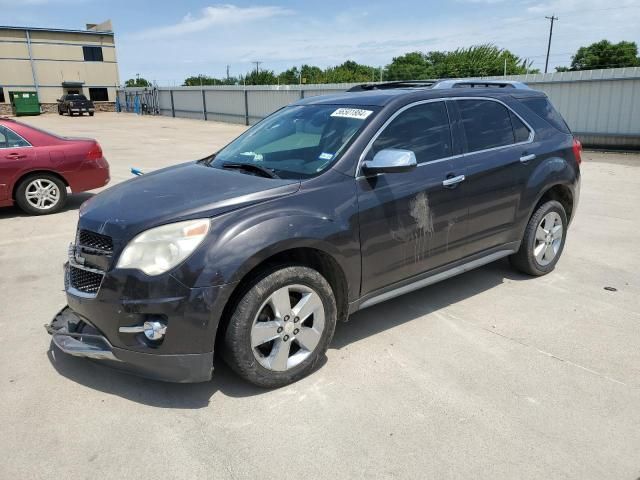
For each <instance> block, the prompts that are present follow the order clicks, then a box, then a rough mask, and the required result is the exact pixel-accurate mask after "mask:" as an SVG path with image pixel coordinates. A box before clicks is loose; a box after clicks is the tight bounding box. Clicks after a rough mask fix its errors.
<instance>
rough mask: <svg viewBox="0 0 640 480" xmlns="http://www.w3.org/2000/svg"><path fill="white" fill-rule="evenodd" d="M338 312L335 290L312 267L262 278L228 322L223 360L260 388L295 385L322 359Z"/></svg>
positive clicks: (286, 268) (245, 295)
mask: <svg viewBox="0 0 640 480" xmlns="http://www.w3.org/2000/svg"><path fill="white" fill-rule="evenodd" d="M336 312H337V310H336V302H335V298H334V295H333V291H332V289H331V286H330V285H329V283H328V282H327V280H326V279H325V278H324V277H323V276H322V275H320V274H319V273H318V272H317V271H315V270H313V269H310V268H307V267H298V266H292V267H284V268H281V269H278V270H276V271H273V272H272V273H270V274H268V275H266V276H262V277H259V278H258V279H257V281H256V282H255V283H254V284H253V286H252V287H251V288H249V289H248V290H247V292H246V293H245V294H244V295H243V296H242V298H241V299H240V300H239V302H238V304H237V305H236V309H235V311H234V312H233V314H232V317H231V319H230V321H229V325H228V326H227V330H226V332H225V338H224V352H223V355H224V358H225V361H226V362H227V363H228V364H229V366H231V368H233V370H235V371H236V372H237V373H238V374H240V375H241V376H242V377H244V378H245V379H247V380H248V381H249V382H251V383H253V384H255V385H258V386H261V387H269V388H272V387H281V386H284V385H288V384H290V383H293V382H295V381H297V380H299V379H301V378H302V377H304V376H306V375H308V374H309V373H310V372H311V371H312V370H313V368H314V367H315V366H316V364H317V363H318V361H319V360H320V359H321V358H322V357H323V356H324V354H325V352H326V351H327V348H328V347H329V342H331V338H332V337H333V332H334V329H335V325H336V318H337V314H336Z"/></svg>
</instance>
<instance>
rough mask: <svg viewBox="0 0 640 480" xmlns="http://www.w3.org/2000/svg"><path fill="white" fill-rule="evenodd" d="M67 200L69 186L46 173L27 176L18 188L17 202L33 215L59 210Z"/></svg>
mask: <svg viewBox="0 0 640 480" xmlns="http://www.w3.org/2000/svg"><path fill="white" fill-rule="evenodd" d="M66 201H67V187H66V185H65V184H64V182H63V181H62V180H60V179H59V178H58V177H56V176H54V175H50V174H46V173H43V174H38V175H32V176H29V177H27V178H25V179H24V180H22V182H20V185H18V188H17V190H16V203H17V204H18V206H19V207H20V208H21V209H22V210H24V211H25V212H26V213H30V214H32V215H46V214H49V213H55V212H58V211H60V209H61V208H62V207H64V204H65V203H66Z"/></svg>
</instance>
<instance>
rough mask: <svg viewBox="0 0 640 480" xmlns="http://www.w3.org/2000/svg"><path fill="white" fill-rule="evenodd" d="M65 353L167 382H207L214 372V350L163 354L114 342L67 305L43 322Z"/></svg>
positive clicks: (55, 343)
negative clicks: (120, 345)
mask: <svg viewBox="0 0 640 480" xmlns="http://www.w3.org/2000/svg"><path fill="white" fill-rule="evenodd" d="M45 328H46V330H47V332H48V333H49V334H50V335H51V336H52V342H53V344H54V345H56V347H58V348H59V349H60V350H62V351H63V352H64V353H67V354H69V355H73V356H76V357H85V358H90V359H94V360H99V361H100V362H103V363H105V364H106V365H109V366H111V367H114V368H117V369H119V370H123V371H126V372H129V373H133V374H136V375H140V376H143V377H147V378H153V379H156V380H162V381H167V382H180V383H192V382H206V381H208V380H210V379H211V375H212V373H213V352H206V353H196V354H173V355H162V354H155V353H153V354H152V353H142V352H135V351H132V350H126V349H122V348H118V347H115V346H113V345H112V344H111V343H110V342H109V340H108V339H107V338H106V337H105V336H104V335H103V334H102V332H101V331H100V330H98V329H97V328H95V327H94V326H93V325H91V323H89V322H88V321H87V319H85V318H83V317H80V315H78V314H77V313H75V312H74V311H73V310H71V309H70V308H69V307H65V308H63V309H62V310H61V311H60V312H59V313H58V314H57V315H56V316H55V317H54V319H53V320H52V321H51V323H49V324H47V325H45Z"/></svg>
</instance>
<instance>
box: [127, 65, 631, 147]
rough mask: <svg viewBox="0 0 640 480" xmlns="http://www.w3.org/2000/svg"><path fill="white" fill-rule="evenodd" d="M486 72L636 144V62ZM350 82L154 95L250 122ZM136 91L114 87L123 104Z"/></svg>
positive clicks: (186, 111)
mask: <svg viewBox="0 0 640 480" xmlns="http://www.w3.org/2000/svg"><path fill="white" fill-rule="evenodd" d="M489 78H495V79H503V78H507V79H509V80H519V81H523V82H525V83H527V84H529V85H530V86H531V88H535V89H536V90H542V91H544V92H546V93H547V95H548V96H549V98H551V101H552V102H553V104H554V105H555V106H556V108H557V109H558V110H559V111H560V112H561V113H562V115H563V116H564V118H565V119H566V120H567V123H569V126H570V127H571V129H572V130H573V131H574V132H575V133H576V134H577V135H578V136H579V137H580V138H581V140H582V141H583V143H584V144H585V145H598V146H609V147H625V148H640V67H632V68H616V69H607V70H586V71H581V72H562V73H547V74H535V75H517V76H507V77H489ZM351 86H353V84H329V85H286V86H275V85H274V86H246V87H244V86H205V87H160V88H158V100H159V109H160V113H161V114H162V115H169V116H174V117H186V118H196V119H202V120H213V121H219V122H230V123H239V124H244V125H252V124H254V123H256V122H257V121H259V120H260V119H262V118H264V117H265V116H267V115H269V114H270V113H271V112H273V111H274V110H277V109H278V108H280V107H282V106H284V105H287V104H289V103H291V102H295V101H296V100H298V99H300V98H304V97H310V96H314V95H326V94H332V93H339V92H343V91H345V90H347V89H348V88H350V87H351ZM139 91H140V89H136V88H126V89H123V90H119V91H118V101H119V102H120V104H121V106H122V108H123V109H125V106H126V104H127V101H129V103H131V98H132V97H133V96H135V93H136V92H139ZM125 97H126V98H125Z"/></svg>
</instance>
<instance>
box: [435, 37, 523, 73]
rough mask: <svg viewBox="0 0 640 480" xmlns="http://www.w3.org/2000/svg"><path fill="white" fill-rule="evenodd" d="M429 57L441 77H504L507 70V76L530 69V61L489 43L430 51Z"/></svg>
mask: <svg viewBox="0 0 640 480" xmlns="http://www.w3.org/2000/svg"><path fill="white" fill-rule="evenodd" d="M426 58H427V61H428V62H429V63H431V65H432V66H433V72H434V76H435V77H437V78H464V77H484V76H492V75H503V74H504V73H505V70H506V74H507V75H521V74H524V73H527V70H528V69H527V60H526V59H521V58H520V57H518V56H516V55H514V54H513V53H511V52H510V51H509V50H504V49H501V48H498V47H497V46H495V45H492V44H489V43H487V44H484V45H474V46H471V47H468V48H458V49H457V50H454V51H451V52H429V53H428V54H427V55H426ZM505 67H506V68H505Z"/></svg>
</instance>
